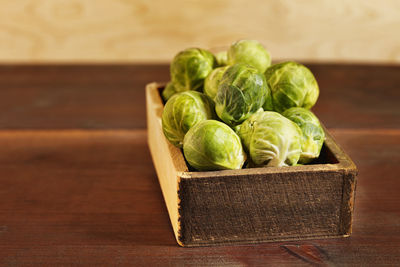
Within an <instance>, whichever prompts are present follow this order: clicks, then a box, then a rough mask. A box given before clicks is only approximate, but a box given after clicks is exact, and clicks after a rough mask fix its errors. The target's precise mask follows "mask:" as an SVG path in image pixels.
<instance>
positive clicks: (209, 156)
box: [183, 120, 246, 171]
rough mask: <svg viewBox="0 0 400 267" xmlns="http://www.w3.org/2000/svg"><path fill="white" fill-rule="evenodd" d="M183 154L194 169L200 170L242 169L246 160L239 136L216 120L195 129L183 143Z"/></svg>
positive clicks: (204, 122)
mask: <svg viewBox="0 0 400 267" xmlns="http://www.w3.org/2000/svg"><path fill="white" fill-rule="evenodd" d="M183 153H184V155H185V158H186V160H187V161H188V163H189V164H190V166H192V167H193V168H195V169H196V170H199V171H213V170H226V169H240V168H241V167H242V166H243V163H244V162H245V160H246V154H245V152H244V151H243V147H242V144H241V142H240V138H239V136H237V134H236V133H235V132H234V131H233V130H232V129H231V128H229V126H228V125H226V124H224V123H222V122H219V121H216V120H205V121H201V122H199V123H198V124H196V125H195V126H193V127H192V128H191V129H190V130H189V131H188V132H187V134H186V135H185V139H184V140H183Z"/></svg>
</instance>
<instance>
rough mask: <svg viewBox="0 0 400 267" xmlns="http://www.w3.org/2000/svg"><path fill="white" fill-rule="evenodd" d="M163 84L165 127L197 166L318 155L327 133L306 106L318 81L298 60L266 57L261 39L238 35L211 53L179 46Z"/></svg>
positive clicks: (290, 161) (294, 161)
mask: <svg viewBox="0 0 400 267" xmlns="http://www.w3.org/2000/svg"><path fill="white" fill-rule="evenodd" d="M170 72H171V81H170V82H169V83H168V84H167V85H166V87H165V88H164V90H163V91H162V97H163V99H164V101H165V106H164V110H163V114H162V128H163V132H164V135H165V137H166V138H167V139H168V140H169V142H171V143H172V144H173V145H175V146H177V147H179V148H183V153H184V156H185V159H186V160H187V162H188V163H189V164H190V166H191V167H193V168H194V169H196V170H199V171H211V170H224V169H240V168H242V167H243V166H245V167H261V166H274V167H277V166H293V165H298V164H306V163H310V162H311V161H312V160H313V159H316V158H318V157H319V154H320V151H321V147H322V145H323V142H324V139H325V133H324V130H323V129H322V127H321V124H320V122H319V120H318V118H317V117H316V116H315V115H314V114H313V113H312V112H311V111H310V110H309V109H310V108H311V107H312V106H313V105H314V104H315V102H316V101H317V98H318V95H319V89H318V84H317V82H316V80H315V78H314V76H313V74H312V73H311V71H310V70H309V69H308V68H306V67H305V66H303V65H302V64H299V63H296V62H292V61H289V62H283V63H278V64H274V65H271V58H270V54H269V53H268V51H267V50H266V49H265V48H264V46H263V45H261V44H260V43H259V42H257V41H254V40H241V41H237V42H235V43H233V44H232V45H231V46H230V47H229V49H228V51H226V52H221V53H218V54H216V55H213V54H212V53H211V52H209V51H207V50H204V49H200V48H189V49H185V50H183V51H181V52H179V53H178V54H177V55H176V56H175V57H174V59H173V61H172V63H171V66H170Z"/></svg>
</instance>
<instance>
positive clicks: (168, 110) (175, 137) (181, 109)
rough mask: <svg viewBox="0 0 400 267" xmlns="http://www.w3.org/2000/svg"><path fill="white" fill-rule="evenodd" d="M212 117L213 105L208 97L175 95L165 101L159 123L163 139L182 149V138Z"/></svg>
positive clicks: (202, 95)
mask: <svg viewBox="0 0 400 267" xmlns="http://www.w3.org/2000/svg"><path fill="white" fill-rule="evenodd" d="M214 117H215V115H214V105H213V103H212V101H211V100H210V99H209V97H208V96H206V95H204V94H202V93H199V92H196V91H186V92H181V93H176V94H175V95H173V96H172V97H171V98H170V99H169V100H168V101H167V103H166V104H165V106H164V110H163V113H162V118H161V122H162V128H163V132H164V135H165V137H166V138H167V139H168V140H169V141H170V142H171V143H172V144H173V145H175V146H177V147H182V144H183V138H184V137H185V134H186V132H187V131H188V130H189V129H190V128H191V127H193V126H194V125H195V124H197V123H199V122H200V121H203V120H207V119H212V118H214Z"/></svg>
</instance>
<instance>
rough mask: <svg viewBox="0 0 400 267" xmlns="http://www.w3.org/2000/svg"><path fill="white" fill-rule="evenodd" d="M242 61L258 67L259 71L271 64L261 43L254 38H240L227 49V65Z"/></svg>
mask: <svg viewBox="0 0 400 267" xmlns="http://www.w3.org/2000/svg"><path fill="white" fill-rule="evenodd" d="M236 63H244V64H247V65H251V66H253V67H255V68H256V69H258V70H259V71H260V72H261V73H264V72H265V70H266V69H267V68H268V67H269V66H270V65H271V57H270V55H269V53H268V51H267V50H266V49H265V48H264V46H263V45H262V44H260V43H259V42H257V41H255V40H240V41H237V42H235V43H233V44H232V45H231V46H230V47H229V50H228V65H233V64H236Z"/></svg>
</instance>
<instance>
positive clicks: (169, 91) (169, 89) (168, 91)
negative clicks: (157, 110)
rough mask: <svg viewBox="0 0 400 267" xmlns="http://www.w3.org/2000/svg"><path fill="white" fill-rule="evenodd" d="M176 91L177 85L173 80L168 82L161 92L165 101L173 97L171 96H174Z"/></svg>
mask: <svg viewBox="0 0 400 267" xmlns="http://www.w3.org/2000/svg"><path fill="white" fill-rule="evenodd" d="M175 93H176V89H175V86H174V84H173V83H172V82H169V83H167V85H166V86H165V88H164V90H163V91H162V93H161V96H162V98H163V100H164V102H167V101H168V99H170V98H171V96H173V95H174V94H175Z"/></svg>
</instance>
